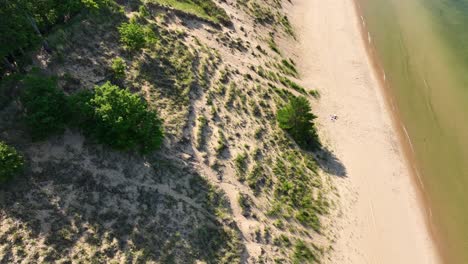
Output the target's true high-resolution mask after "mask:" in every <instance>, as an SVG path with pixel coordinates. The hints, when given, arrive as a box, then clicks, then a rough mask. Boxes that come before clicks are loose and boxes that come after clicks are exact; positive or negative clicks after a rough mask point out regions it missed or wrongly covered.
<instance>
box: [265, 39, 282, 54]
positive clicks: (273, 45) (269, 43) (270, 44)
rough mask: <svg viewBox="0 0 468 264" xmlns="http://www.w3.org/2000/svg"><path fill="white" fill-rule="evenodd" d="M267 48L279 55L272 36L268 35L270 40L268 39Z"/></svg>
mask: <svg viewBox="0 0 468 264" xmlns="http://www.w3.org/2000/svg"><path fill="white" fill-rule="evenodd" d="M268 46H269V47H270V49H271V50H273V51H274V52H276V53H278V54H281V52H280V50H279V48H278V45H276V42H275V39H274V38H273V35H270V38H269V39H268Z"/></svg>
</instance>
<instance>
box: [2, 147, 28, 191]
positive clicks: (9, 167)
mask: <svg viewBox="0 0 468 264" xmlns="http://www.w3.org/2000/svg"><path fill="white" fill-rule="evenodd" d="M23 165H24V159H23V156H21V155H20V154H19V153H18V152H17V151H16V150H15V149H14V148H13V147H10V146H8V145H7V144H6V143H5V142H2V141H0V183H4V182H6V181H7V180H9V179H11V178H13V177H14V176H15V175H16V174H17V173H19V172H20V171H21V169H22V168H23Z"/></svg>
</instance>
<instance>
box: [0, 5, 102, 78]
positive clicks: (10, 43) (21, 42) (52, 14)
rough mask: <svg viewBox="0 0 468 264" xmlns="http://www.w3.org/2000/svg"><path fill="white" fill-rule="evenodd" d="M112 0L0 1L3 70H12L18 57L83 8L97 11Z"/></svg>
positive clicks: (46, 46) (0, 47) (43, 41)
mask: <svg viewBox="0 0 468 264" xmlns="http://www.w3.org/2000/svg"><path fill="white" fill-rule="evenodd" d="M110 2H111V0H0V17H1V18H2V19H0V59H1V60H2V63H0V65H1V66H0V70H2V72H3V70H5V69H12V68H14V67H15V66H14V65H15V63H16V62H17V58H18V57H20V56H21V55H23V54H24V53H25V51H26V50H28V49H29V48H31V47H32V46H34V45H37V44H38V43H41V42H42V43H43V44H44V47H45V48H46V49H49V47H48V45H47V42H46V41H45V39H44V37H43V35H44V34H45V33H47V32H48V31H50V30H51V28H52V27H53V26H55V25H57V24H60V23H64V22H66V21H67V20H69V19H70V18H72V17H73V16H74V15H76V14H77V13H79V12H80V11H81V10H83V9H97V8H99V7H101V6H104V5H107V4H109V3H110Z"/></svg>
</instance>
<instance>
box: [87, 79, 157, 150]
mask: <svg viewBox="0 0 468 264" xmlns="http://www.w3.org/2000/svg"><path fill="white" fill-rule="evenodd" d="M89 105H90V106H91V107H92V109H93V116H92V118H93V119H94V126H93V128H87V129H86V130H88V131H89V132H91V133H92V135H93V136H95V137H96V139H97V140H98V141H99V142H100V143H104V144H107V145H109V146H111V147H113V148H116V149H119V150H131V149H138V150H139V151H140V152H142V153H148V152H150V151H152V150H154V149H156V148H158V147H159V146H160V145H161V143H162V139H163V131H162V124H161V121H160V120H159V118H158V116H157V114H156V112H154V111H152V110H150V109H148V105H147V104H146V102H144V101H142V100H141V99H140V97H139V96H138V95H135V94H132V93H131V92H130V91H128V90H126V89H120V88H119V87H117V86H115V85H112V84H110V83H109V82H107V83H106V84H104V85H102V86H97V87H96V88H95V93H94V96H93V97H92V98H91V100H90V102H89ZM84 106H85V107H84V109H86V111H88V110H87V106H86V104H85V105H84Z"/></svg>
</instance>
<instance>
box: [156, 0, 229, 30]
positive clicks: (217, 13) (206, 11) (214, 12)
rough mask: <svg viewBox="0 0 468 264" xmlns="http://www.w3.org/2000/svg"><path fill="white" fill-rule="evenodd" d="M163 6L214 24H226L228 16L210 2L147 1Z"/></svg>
mask: <svg viewBox="0 0 468 264" xmlns="http://www.w3.org/2000/svg"><path fill="white" fill-rule="evenodd" d="M149 1H150V2H153V3H158V4H160V5H164V6H170V7H172V8H174V9H177V10H180V11H183V12H186V13H189V14H193V15H196V16H198V17H200V18H204V19H207V20H210V21H213V22H215V23H222V24H225V23H228V22H229V21H230V20H229V16H228V15H227V13H226V11H224V9H222V8H221V7H219V6H217V5H216V4H215V3H214V2H213V1H211V0H149Z"/></svg>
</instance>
